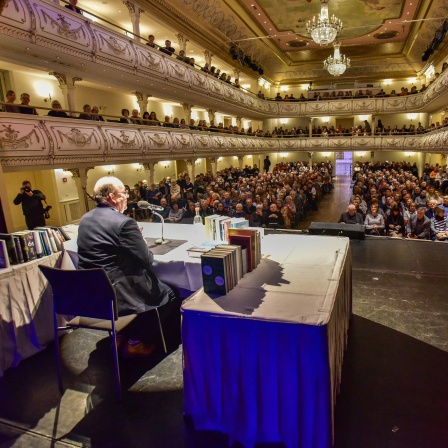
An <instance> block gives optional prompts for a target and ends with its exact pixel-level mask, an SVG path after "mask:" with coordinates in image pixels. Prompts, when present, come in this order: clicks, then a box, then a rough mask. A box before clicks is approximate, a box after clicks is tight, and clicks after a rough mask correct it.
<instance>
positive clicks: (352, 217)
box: [338, 204, 364, 225]
mask: <svg viewBox="0 0 448 448" xmlns="http://www.w3.org/2000/svg"><path fill="white" fill-rule="evenodd" d="M338 223H341V224H361V225H362V224H364V218H363V216H362V214H361V213H358V212H357V211H356V205H354V204H350V205H349V206H348V208H347V211H346V212H344V213H341V217H340V218H339V221H338Z"/></svg>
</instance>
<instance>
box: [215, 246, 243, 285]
mask: <svg viewBox="0 0 448 448" xmlns="http://www.w3.org/2000/svg"><path fill="white" fill-rule="evenodd" d="M221 247H222V245H221ZM212 255H218V256H222V257H224V258H225V264H226V266H225V267H226V278H227V279H228V282H227V283H228V285H227V289H228V291H230V290H231V289H233V288H235V286H236V285H237V283H238V273H237V268H236V259H235V251H234V250H233V249H228V248H220V247H219V246H216V247H215V248H214V249H213V250H212Z"/></svg>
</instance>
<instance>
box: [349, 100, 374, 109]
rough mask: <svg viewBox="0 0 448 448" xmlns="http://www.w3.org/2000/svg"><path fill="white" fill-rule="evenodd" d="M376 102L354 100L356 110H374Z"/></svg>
mask: <svg viewBox="0 0 448 448" xmlns="http://www.w3.org/2000/svg"><path fill="white" fill-rule="evenodd" d="M374 104H375V103H374V102H373V101H354V103H353V106H355V107H354V109H355V110H373V109H374Z"/></svg>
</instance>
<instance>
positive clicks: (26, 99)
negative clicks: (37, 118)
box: [19, 93, 39, 115]
mask: <svg viewBox="0 0 448 448" xmlns="http://www.w3.org/2000/svg"><path fill="white" fill-rule="evenodd" d="M20 100H21V101H22V102H21V103H20V106H25V107H20V106H19V112H20V113H21V114H28V115H39V114H38V113H37V111H36V109H34V107H26V106H29V104H30V94H29V93H22V95H20Z"/></svg>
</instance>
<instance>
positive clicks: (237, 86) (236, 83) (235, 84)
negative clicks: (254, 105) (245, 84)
mask: <svg viewBox="0 0 448 448" xmlns="http://www.w3.org/2000/svg"><path fill="white" fill-rule="evenodd" d="M233 87H236V88H237V89H239V88H240V87H241V86H240V80H239V79H238V78H236V79H235V82H234V83H233ZM263 99H264V98H263Z"/></svg>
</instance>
